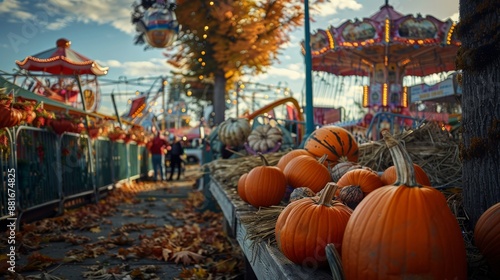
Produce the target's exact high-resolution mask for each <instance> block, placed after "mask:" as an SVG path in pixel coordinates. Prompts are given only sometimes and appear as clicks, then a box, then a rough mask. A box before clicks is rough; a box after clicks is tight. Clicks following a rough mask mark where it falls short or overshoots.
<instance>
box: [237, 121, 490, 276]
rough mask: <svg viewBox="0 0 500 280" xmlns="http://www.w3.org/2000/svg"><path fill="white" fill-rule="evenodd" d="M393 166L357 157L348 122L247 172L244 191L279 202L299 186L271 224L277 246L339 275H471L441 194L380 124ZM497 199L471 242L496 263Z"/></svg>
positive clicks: (245, 195)
mask: <svg viewBox="0 0 500 280" xmlns="http://www.w3.org/2000/svg"><path fill="white" fill-rule="evenodd" d="M384 139H385V142H386V145H387V146H388V148H389V151H390V153H391V156H392V159H393V163H394V166H392V167H390V168H388V169H386V170H385V171H383V172H381V174H379V173H377V172H375V171H373V170H371V169H370V168H367V167H363V166H360V165H358V164H356V161H357V158H358V146H357V143H356V141H355V140H354V138H353V136H352V135H351V134H350V133H349V132H348V131H347V130H345V129H343V128H340V127H335V126H326V127H322V128H319V129H317V130H315V131H314V132H313V133H312V134H311V135H310V136H309V137H308V139H307V140H306V142H305V144H304V149H296V150H292V151H290V152H288V153H286V154H285V155H283V156H282V157H281V158H280V160H279V161H278V163H277V165H276V166H270V165H269V164H268V163H267V160H266V157H265V156H264V155H262V154H259V156H260V157H261V159H262V162H263V165H262V166H257V167H254V168H253V169H251V170H250V171H249V172H248V173H245V174H243V175H241V177H240V178H239V181H238V186H237V191H238V194H239V196H240V197H241V199H242V200H244V201H246V202H248V203H249V204H251V205H253V206H255V207H257V208H259V207H269V206H273V205H278V204H280V202H281V201H282V199H283V197H284V196H285V194H286V189H287V186H288V187H291V188H293V191H292V193H291V195H290V202H289V203H288V204H287V205H286V207H284V209H282V211H281V213H280V214H279V216H278V218H277V220H276V225H275V238H276V242H277V246H278V248H279V249H280V250H281V252H282V253H283V254H284V255H285V256H286V257H287V258H288V259H289V260H291V261H293V262H294V263H296V264H299V265H307V266H311V265H313V266H314V267H321V266H326V265H328V264H330V268H331V270H332V273H333V274H334V278H335V279H343V278H345V279H395V278H397V279H400V278H418V279H421V278H425V279H466V278H467V256H466V249H465V242H464V238H463V236H462V231H461V228H460V226H459V224H458V222H457V219H456V217H455V216H454V215H453V213H452V212H451V210H450V208H449V206H448V204H447V202H446V199H445V196H444V195H443V193H441V192H440V191H438V190H436V189H435V188H433V187H432V186H430V181H429V179H428V177H427V175H426V174H425V172H424V171H423V170H422V169H421V168H420V167H419V166H418V165H416V164H414V163H412V160H411V158H410V156H409V154H408V153H407V151H406V149H405V148H404V147H403V145H402V144H401V143H400V142H399V141H398V140H396V139H395V138H394V137H393V136H391V135H390V134H388V133H385V134H384ZM499 232H500V203H499V204H497V205H495V206H494V207H492V209H490V210H488V211H486V212H485V213H484V214H483V217H481V219H480V220H479V222H478V223H477V226H476V228H475V243H476V245H477V247H478V248H479V249H480V250H481V252H482V254H483V255H484V257H485V258H486V259H487V260H488V261H489V262H490V263H491V264H492V265H491V266H492V269H497V268H496V267H497V266H496V267H495V265H494V264H495V263H496V264H499V263H500V238H498V236H499Z"/></svg>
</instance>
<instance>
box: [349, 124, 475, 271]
mask: <svg viewBox="0 0 500 280" xmlns="http://www.w3.org/2000/svg"><path fill="white" fill-rule="evenodd" d="M384 138H385V141H386V144H387V146H388V147H389V151H390V153H391V156H392V158H393V161H394V165H395V166H396V171H397V177H398V180H397V182H396V183H395V184H393V185H391V186H384V187H381V188H378V189H376V190H374V191H372V192H371V193H370V195H368V196H367V197H365V198H364V199H363V201H361V203H360V204H359V205H358V207H356V209H355V210H354V211H353V213H352V216H351V218H350V219H349V222H348V223H347V227H346V231H345V234H344V239H343V243H342V252H343V253H342V264H343V270H344V273H345V276H346V279H466V278H467V260H466V251H465V244H464V240H463V236H462V231H461V229H460V226H459V225H458V222H457V220H456V218H455V216H454V215H453V214H452V212H451V211H450V209H449V207H448V205H447V203H446V199H445V197H444V195H443V194H442V193H441V192H439V191H438V190H436V189H435V188H433V187H429V186H421V185H419V184H417V183H416V181H415V175H414V173H413V167H412V162H411V159H410V157H409V155H408V153H407V152H406V150H405V149H404V147H403V146H402V145H401V143H399V142H398V141H397V140H396V139H395V138H393V137H392V136H391V135H390V134H389V133H388V132H384Z"/></svg>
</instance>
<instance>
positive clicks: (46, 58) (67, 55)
mask: <svg viewBox="0 0 500 280" xmlns="http://www.w3.org/2000/svg"><path fill="white" fill-rule="evenodd" d="M70 46H71V42H70V41H69V40H67V39H64V38H63V39H59V40H57V42H56V47H55V48H52V49H49V50H46V51H43V52H41V53H38V54H35V55H33V56H28V57H26V58H25V59H24V60H22V61H16V64H17V65H18V66H19V68H21V69H25V70H28V71H41V72H46V73H50V74H54V75H84V74H90V75H95V76H102V75H106V74H107V73H108V69H109V68H108V67H103V66H101V65H99V64H98V63H97V62H96V61H94V60H91V59H89V58H87V57H86V56H84V55H81V54H80V53H78V52H76V51H74V50H72V49H71V48H70Z"/></svg>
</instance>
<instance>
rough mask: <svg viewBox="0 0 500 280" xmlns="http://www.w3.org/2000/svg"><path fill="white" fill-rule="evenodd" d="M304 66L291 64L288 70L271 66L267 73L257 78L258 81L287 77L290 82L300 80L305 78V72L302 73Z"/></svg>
mask: <svg viewBox="0 0 500 280" xmlns="http://www.w3.org/2000/svg"><path fill="white" fill-rule="evenodd" d="M302 68H303V66H302V64H298V63H295V64H289V65H287V68H282V67H275V66H271V67H269V68H268V69H267V71H266V73H263V74H260V75H258V76H256V77H255V79H256V80H260V79H267V78H269V76H273V77H285V78H287V79H290V80H298V79H303V78H304V73H303V72H304V71H302Z"/></svg>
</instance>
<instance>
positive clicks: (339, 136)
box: [304, 126, 359, 165]
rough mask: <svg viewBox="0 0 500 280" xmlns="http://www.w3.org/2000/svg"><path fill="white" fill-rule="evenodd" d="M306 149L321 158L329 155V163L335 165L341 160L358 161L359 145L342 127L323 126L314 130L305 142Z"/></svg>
mask: <svg viewBox="0 0 500 280" xmlns="http://www.w3.org/2000/svg"><path fill="white" fill-rule="evenodd" d="M304 149H305V150H307V151H308V152H310V153H311V154H313V155H315V156H317V157H321V156H323V155H324V154H327V155H328V161H329V162H330V163H331V164H333V165H335V164H337V163H338V162H339V160H340V159H346V160H348V161H352V162H357V161H358V157H359V155H358V153H359V150H358V143H357V142H356V140H355V139H354V137H353V136H352V134H351V133H350V132H349V131H347V130H345V129H344V128H342V127H338V126H323V127H320V128H318V129H316V130H314V131H313V132H312V133H311V135H309V137H308V138H307V139H306V141H305V142H304Z"/></svg>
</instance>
